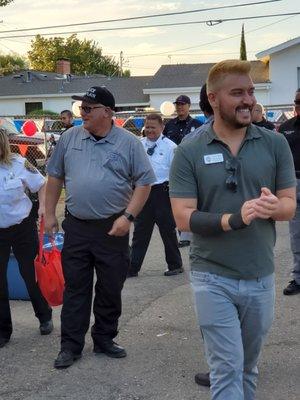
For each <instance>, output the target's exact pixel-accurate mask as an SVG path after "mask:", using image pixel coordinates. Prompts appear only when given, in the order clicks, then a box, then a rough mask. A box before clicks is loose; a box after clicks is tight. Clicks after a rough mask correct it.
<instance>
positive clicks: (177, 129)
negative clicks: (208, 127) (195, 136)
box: [163, 115, 202, 144]
mask: <svg viewBox="0 0 300 400" xmlns="http://www.w3.org/2000/svg"><path fill="white" fill-rule="evenodd" d="M201 125H202V124H201V122H199V121H198V120H197V119H194V118H192V117H191V116H190V115H189V116H188V117H187V118H186V119H184V120H181V119H179V118H178V117H177V118H173V119H171V120H170V121H168V122H167V123H166V126H165V129H164V131H163V135H164V136H166V137H167V138H169V139H171V140H172V141H173V142H174V143H176V144H179V143H181V141H182V139H183V137H184V136H186V135H187V134H188V133H190V132H193V131H194V130H195V129H197V128H199V127H200V126H201Z"/></svg>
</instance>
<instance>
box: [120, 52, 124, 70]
mask: <svg viewBox="0 0 300 400" xmlns="http://www.w3.org/2000/svg"><path fill="white" fill-rule="evenodd" d="M123 62H124V57H123V51H120V76H123Z"/></svg>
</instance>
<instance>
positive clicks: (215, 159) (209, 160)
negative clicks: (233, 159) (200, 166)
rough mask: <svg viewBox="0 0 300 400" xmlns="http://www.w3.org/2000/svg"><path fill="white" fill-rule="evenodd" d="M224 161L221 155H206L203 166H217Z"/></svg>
mask: <svg viewBox="0 0 300 400" xmlns="http://www.w3.org/2000/svg"><path fill="white" fill-rule="evenodd" d="M223 161H224V157H223V154H222V153H217V154H207V155H205V156H204V164H217V163H221V162H223Z"/></svg>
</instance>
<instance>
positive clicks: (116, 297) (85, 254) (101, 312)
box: [46, 87, 155, 368]
mask: <svg viewBox="0 0 300 400" xmlns="http://www.w3.org/2000/svg"><path fill="white" fill-rule="evenodd" d="M73 98H74V99H76V100H82V105H81V107H80V109H81V115H82V119H83V127H74V128H71V129H69V130H68V131H67V132H66V133H65V134H64V135H63V136H62V137H61V139H60V141H59V142H58V144H57V146H56V148H55V151H54V153H53V155H52V157H51V160H50V162H49V164H48V174H49V179H48V184H47V190H46V230H47V231H48V232H50V233H51V232H53V231H55V230H57V228H58V224H57V219H56V217H55V209H56V205H57V202H58V199H59V196H60V193H61V189H62V185H63V182H65V187H66V207H67V216H66V219H65V220H64V221H63V229H64V231H65V243H64V247H63V250H62V262H63V270H64V276H65V282H66V286H65V293H64V304H63V308H62V314H61V351H60V353H59V355H58V357H57V359H56V360H55V363H54V366H55V368H67V367H69V366H70V365H72V364H73V362H74V361H75V360H76V359H78V358H80V357H81V352H82V349H83V346H84V337H85V334H86V332H87V330H88V328H89V322H90V313H91V304H92V293H93V276H94V267H95V270H96V275H97V282H96V285H95V298H94V304H93V311H94V315H95V323H94V325H93V327H92V338H93V342H94V352H95V353H96V354H98V353H105V354H106V355H107V356H109V357H114V358H120V357H125V356H126V352H125V349H124V348H123V347H121V346H119V345H117V344H116V343H115V342H114V341H113V339H114V337H115V336H116V335H117V333H118V330H117V329H118V319H119V317H120V315H121V291H122V288H123V284H124V281H125V278H126V274H127V270H128V266H129V255H128V232H129V228H130V224H131V222H132V221H133V220H134V218H135V216H136V215H137V214H139V212H140V211H141V209H142V208H143V206H144V203H145V201H146V200H147V197H148V195H149V192H150V185H151V184H152V183H153V182H155V175H154V173H153V170H152V167H151V164H150V162H149V160H148V158H147V156H146V154H145V151H144V149H143V146H142V144H141V142H140V141H139V140H138V139H137V138H136V137H135V136H134V135H132V134H131V133H129V132H127V131H125V130H124V129H122V128H118V127H116V126H115V125H114V124H113V122H112V115H113V111H112V110H113V109H114V107H115V100H114V97H113V95H112V94H111V93H110V92H109V91H108V90H107V89H105V88H102V87H92V88H90V89H89V90H88V91H87V93H86V94H85V95H84V96H83V97H80V96H73ZM133 187H134V189H133Z"/></svg>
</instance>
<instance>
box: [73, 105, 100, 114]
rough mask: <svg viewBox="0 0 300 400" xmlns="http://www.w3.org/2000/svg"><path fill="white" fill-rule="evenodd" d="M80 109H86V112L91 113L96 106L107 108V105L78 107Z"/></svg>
mask: <svg viewBox="0 0 300 400" xmlns="http://www.w3.org/2000/svg"><path fill="white" fill-rule="evenodd" d="M78 108H79V110H80V111H84V112H85V113H86V114H89V113H90V112H92V111H93V110H94V109H95V108H107V107H105V106H95V107H89V106H79V107H78Z"/></svg>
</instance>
